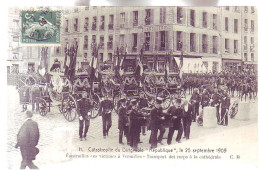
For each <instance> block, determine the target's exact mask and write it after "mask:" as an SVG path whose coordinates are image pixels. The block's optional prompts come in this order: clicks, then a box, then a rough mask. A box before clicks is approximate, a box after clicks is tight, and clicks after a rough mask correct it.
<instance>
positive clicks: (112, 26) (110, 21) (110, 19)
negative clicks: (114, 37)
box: [108, 15, 114, 30]
mask: <svg viewBox="0 0 260 170" xmlns="http://www.w3.org/2000/svg"><path fill="white" fill-rule="evenodd" d="M108 29H110V30H112V29H114V15H109V24H108Z"/></svg>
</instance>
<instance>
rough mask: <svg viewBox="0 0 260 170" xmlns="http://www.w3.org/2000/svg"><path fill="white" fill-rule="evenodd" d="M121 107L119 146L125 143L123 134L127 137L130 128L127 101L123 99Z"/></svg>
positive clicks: (119, 113) (119, 112) (119, 111)
mask: <svg viewBox="0 0 260 170" xmlns="http://www.w3.org/2000/svg"><path fill="white" fill-rule="evenodd" d="M119 102H120V106H119V110H118V129H119V144H124V143H123V134H125V136H127V133H128V127H127V126H126V124H127V122H128V117H127V113H126V99H121V100H120V101H119Z"/></svg>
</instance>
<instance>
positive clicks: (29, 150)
mask: <svg viewBox="0 0 260 170" xmlns="http://www.w3.org/2000/svg"><path fill="white" fill-rule="evenodd" d="M32 116H33V114H32V112H31V111H27V112H26V121H25V122H24V124H23V125H22V126H21V128H20V130H19V132H18V134H17V144H16V145H15V148H18V147H20V150H21V155H22V162H21V166H20V169H25V168H26V167H27V166H28V167H29V168H30V169H38V167H37V166H36V165H34V163H33V162H32V161H33V160H35V157H36V155H37V154H38V153H39V149H38V148H37V147H36V146H37V144H38V141H39V137H40V134H39V128H38V124H37V122H35V121H33V120H32V119H31V118H32Z"/></svg>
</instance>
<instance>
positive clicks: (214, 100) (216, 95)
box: [210, 88, 221, 122]
mask: <svg viewBox="0 0 260 170" xmlns="http://www.w3.org/2000/svg"><path fill="white" fill-rule="evenodd" d="M220 102H221V100H220V94H219V92H218V89H217V88H216V89H214V94H213V96H212V100H211V103H210V104H211V106H212V107H216V110H217V113H216V116H217V122H219V120H220V114H219V106H220Z"/></svg>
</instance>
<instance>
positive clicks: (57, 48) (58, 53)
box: [56, 47, 60, 55]
mask: <svg viewBox="0 0 260 170" xmlns="http://www.w3.org/2000/svg"><path fill="white" fill-rule="evenodd" d="M56 55H60V47H56Z"/></svg>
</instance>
